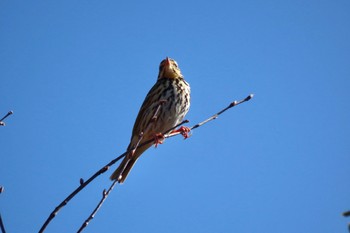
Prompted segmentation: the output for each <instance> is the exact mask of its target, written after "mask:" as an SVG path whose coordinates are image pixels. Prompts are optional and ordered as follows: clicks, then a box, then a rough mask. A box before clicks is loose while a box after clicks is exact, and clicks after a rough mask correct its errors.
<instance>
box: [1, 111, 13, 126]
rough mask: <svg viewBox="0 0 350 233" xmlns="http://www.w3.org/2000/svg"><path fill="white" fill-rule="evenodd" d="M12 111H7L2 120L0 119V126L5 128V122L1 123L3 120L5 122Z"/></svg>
mask: <svg viewBox="0 0 350 233" xmlns="http://www.w3.org/2000/svg"><path fill="white" fill-rule="evenodd" d="M12 114H13V111H9V112H8V113H7V114H6V115H5V116H4V117H3V118H1V119H0V126H5V122H3V120H5V119H6V118H7V117H8V116H10V115H12Z"/></svg>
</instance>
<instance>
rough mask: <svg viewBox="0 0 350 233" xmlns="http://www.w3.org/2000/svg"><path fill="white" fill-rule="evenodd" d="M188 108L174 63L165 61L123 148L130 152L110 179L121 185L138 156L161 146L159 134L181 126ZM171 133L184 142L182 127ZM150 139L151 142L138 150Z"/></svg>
mask: <svg viewBox="0 0 350 233" xmlns="http://www.w3.org/2000/svg"><path fill="white" fill-rule="evenodd" d="M189 108H190V86H189V84H188V83H187V82H186V81H185V80H184V77H183V76H182V74H181V71H180V68H179V66H178V65H177V63H176V61H175V60H173V59H171V58H168V57H167V58H165V59H164V60H163V61H162V62H161V63H160V65H159V74H158V79H157V82H156V84H154V86H153V87H152V88H151V90H150V91H149V92H148V94H147V96H146V98H145V100H144V101H143V104H142V106H141V108H140V110H139V113H138V115H137V118H136V121H135V124H134V128H133V130H132V135H131V140H130V144H129V146H128V148H127V150H128V151H129V150H131V151H130V152H129V153H128V154H127V155H126V156H125V158H124V159H123V161H122V162H121V163H120V165H119V167H118V168H117V169H116V170H115V171H114V173H113V174H112V176H111V177H110V179H111V180H118V182H119V183H123V182H124V181H125V179H126V177H127V176H128V174H129V172H130V170H131V168H132V167H133V166H134V164H135V162H136V161H137V159H138V158H139V157H140V156H141V154H142V153H143V152H145V151H146V150H147V149H148V148H149V147H150V146H152V145H153V144H155V145H156V146H157V144H159V143H162V139H164V135H162V133H163V132H164V131H166V130H169V129H171V128H172V127H174V126H176V125H177V124H179V123H180V122H182V120H183V118H184V117H185V115H186V114H187V112H188V110H189ZM157 109H158V112H157ZM174 132H180V133H181V134H182V135H183V136H184V137H185V138H187V137H188V134H187V133H188V132H189V128H187V127H183V126H182V127H180V128H179V129H177V130H174V131H172V132H170V133H174ZM168 134H169V133H168ZM150 139H154V141H152V142H151V143H148V144H146V145H143V146H140V147H139V146H138V145H141V144H142V143H144V142H146V141H148V140H150ZM135 148H136V149H135Z"/></svg>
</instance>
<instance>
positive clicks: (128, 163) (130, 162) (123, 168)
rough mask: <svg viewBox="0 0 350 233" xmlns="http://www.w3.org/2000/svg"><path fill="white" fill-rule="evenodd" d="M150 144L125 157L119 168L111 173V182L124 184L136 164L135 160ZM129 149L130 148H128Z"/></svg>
mask: <svg viewBox="0 0 350 233" xmlns="http://www.w3.org/2000/svg"><path fill="white" fill-rule="evenodd" d="M151 145H152V144H147V145H144V146H142V147H140V148H137V149H136V151H135V153H134V154H132V152H130V153H129V154H127V155H126V156H125V158H124V159H123V161H122V162H121V163H120V165H119V167H118V168H117V169H116V170H115V171H114V172H113V174H112V175H111V177H110V179H111V180H118V182H119V183H124V181H125V179H126V177H127V176H128V174H129V172H130V171H131V169H132V167H133V166H134V164H135V163H136V161H137V159H138V158H139V157H140V156H141V154H142V153H143V152H145V150H147V149H148V148H149V147H150V146H151ZM129 148H131V146H129Z"/></svg>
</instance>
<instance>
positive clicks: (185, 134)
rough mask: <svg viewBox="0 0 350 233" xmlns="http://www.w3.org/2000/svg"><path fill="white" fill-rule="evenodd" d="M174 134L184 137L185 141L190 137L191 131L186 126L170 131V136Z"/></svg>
mask: <svg viewBox="0 0 350 233" xmlns="http://www.w3.org/2000/svg"><path fill="white" fill-rule="evenodd" d="M176 133H180V134H181V135H182V136H183V137H184V139H186V138H189V137H190V136H191V129H190V128H189V127H186V126H181V127H180V128H178V129H175V130H173V131H171V133H170V134H176Z"/></svg>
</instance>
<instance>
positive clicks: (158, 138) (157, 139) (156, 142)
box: [154, 133, 164, 148]
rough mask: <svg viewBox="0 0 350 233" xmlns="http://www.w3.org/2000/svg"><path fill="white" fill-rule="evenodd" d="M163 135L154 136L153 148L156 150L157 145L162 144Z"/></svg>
mask: <svg viewBox="0 0 350 233" xmlns="http://www.w3.org/2000/svg"><path fill="white" fill-rule="evenodd" d="M163 141H164V135H163V134H162V133H157V134H155V135H154V147H155V148H157V147H158V145H159V144H163Z"/></svg>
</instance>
